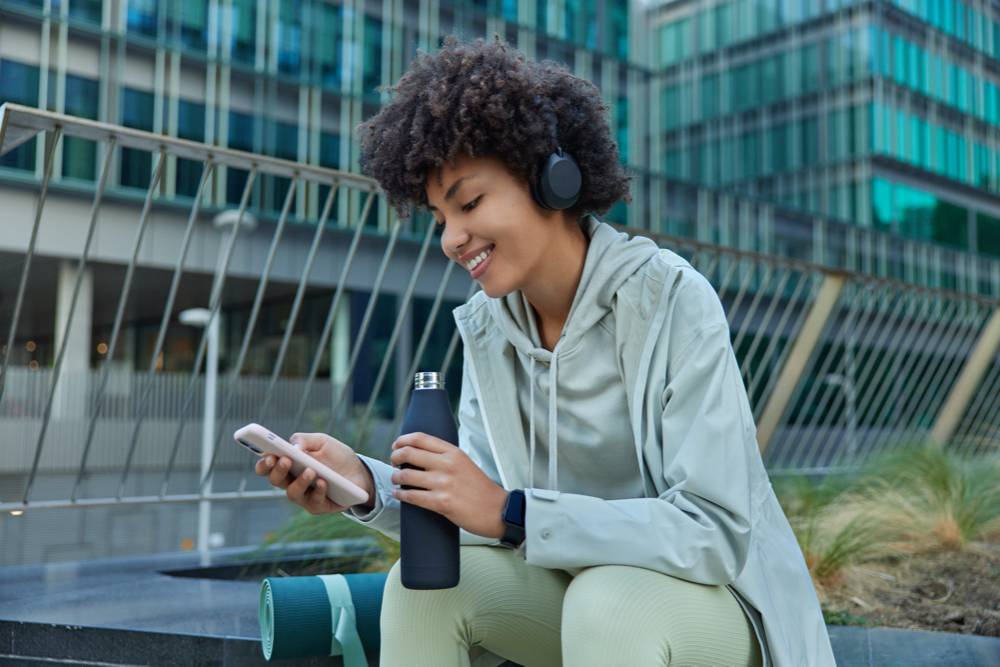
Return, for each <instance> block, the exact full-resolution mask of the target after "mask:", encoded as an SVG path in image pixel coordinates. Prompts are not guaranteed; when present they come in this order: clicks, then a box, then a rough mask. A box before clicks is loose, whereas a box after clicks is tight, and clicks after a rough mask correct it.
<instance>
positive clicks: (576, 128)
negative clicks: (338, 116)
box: [357, 36, 633, 220]
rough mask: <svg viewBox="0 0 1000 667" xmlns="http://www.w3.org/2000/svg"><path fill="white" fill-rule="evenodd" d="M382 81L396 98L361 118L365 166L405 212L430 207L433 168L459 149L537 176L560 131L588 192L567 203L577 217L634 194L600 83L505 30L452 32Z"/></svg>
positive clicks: (524, 177) (521, 175) (522, 176)
mask: <svg viewBox="0 0 1000 667" xmlns="http://www.w3.org/2000/svg"><path fill="white" fill-rule="evenodd" d="M379 90H385V91H388V92H390V93H391V100H390V102H389V103H388V104H387V105H386V106H384V107H383V108H382V109H381V110H380V111H379V112H378V113H377V114H376V115H374V116H372V117H371V118H370V119H368V120H367V121H365V122H363V123H361V124H360V125H358V128H357V134H358V138H359V139H360V141H361V157H360V165H361V169H362V171H364V173H366V174H368V175H369V176H371V177H372V178H374V179H375V180H376V181H378V183H379V185H380V186H381V188H382V190H383V192H384V193H385V196H386V199H387V201H388V203H389V205H390V206H392V207H393V208H394V209H395V210H396V212H397V213H398V214H399V216H400V218H406V217H408V215H409V211H408V208H409V207H408V204H410V203H412V204H414V205H415V206H416V207H417V208H418V209H423V210H426V209H427V206H428V203H427V193H426V190H425V188H426V185H427V175H428V174H429V173H430V172H431V171H432V170H436V169H439V168H440V167H442V166H443V165H445V164H449V163H452V161H453V160H454V159H455V157H456V156H457V155H459V154H466V155H468V156H470V157H495V158H498V159H499V160H500V161H501V162H503V164H504V165H505V166H506V167H507V169H508V170H509V171H510V172H511V173H512V174H513V175H514V177H515V178H517V179H519V180H521V181H522V182H524V183H525V184H528V183H532V182H534V181H535V179H536V178H537V176H538V172H539V169H540V168H541V167H542V166H543V164H544V161H545V159H546V158H547V157H548V156H549V155H550V154H551V153H552V152H553V151H555V149H556V140H557V137H556V133H557V135H558V142H559V145H560V146H561V147H562V148H563V150H564V151H566V152H568V153H570V154H571V155H572V156H573V157H574V158H575V159H576V161H577V164H579V166H580V172H581V174H582V177H583V184H582V192H581V195H580V199H579V201H577V203H576V204H575V205H573V206H572V207H571V208H569V209H568V210H567V213H568V214H569V216H570V217H571V218H572V219H574V220H580V219H582V217H583V215H584V214H586V213H588V212H591V211H593V212H596V213H598V214H603V213H606V212H607V211H608V210H609V209H610V208H611V207H612V206H613V205H614V204H615V203H616V202H617V201H618V200H622V199H623V200H624V201H625V202H626V203H628V202H631V201H632V198H631V195H630V194H629V186H630V184H631V181H632V178H633V174H632V173H631V172H630V171H629V170H628V169H626V168H625V167H624V166H622V164H621V162H620V159H619V156H618V145H617V144H616V143H615V141H614V139H612V137H611V129H610V127H609V126H608V121H607V114H608V111H609V107H608V105H607V104H605V103H604V102H603V100H602V99H601V94H600V91H599V90H598V89H597V87H596V86H594V84H592V83H590V82H589V81H587V80H586V79H581V78H580V77H577V76H574V75H572V74H570V73H569V71H567V70H566V68H565V67H563V66H562V65H559V64H557V63H555V62H553V61H551V60H545V61H542V62H536V61H532V60H529V59H528V58H526V57H525V56H524V54H523V53H521V52H520V51H518V50H516V49H514V48H513V47H511V46H509V45H507V44H505V43H503V42H501V41H500V38H499V36H496V37H495V40H494V41H493V42H487V41H486V40H483V39H477V40H476V41H475V42H472V43H463V42H460V41H459V39H458V38H457V37H455V36H449V37H447V38H446V39H445V41H444V46H442V47H441V48H440V49H439V50H438V51H437V53H435V54H433V55H431V54H427V53H418V55H417V58H416V59H415V60H414V61H413V63H412V64H411V66H410V69H409V71H408V72H406V73H405V74H404V75H403V76H402V77H400V79H399V81H398V82H397V83H396V85H394V86H383V87H381V88H379ZM553 122H554V123H553ZM553 124H554V125H555V128H553ZM553 129H555V133H554V132H553Z"/></svg>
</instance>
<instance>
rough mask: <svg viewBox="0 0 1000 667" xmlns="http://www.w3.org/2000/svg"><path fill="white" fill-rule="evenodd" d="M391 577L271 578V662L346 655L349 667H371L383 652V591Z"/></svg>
mask: <svg viewBox="0 0 1000 667" xmlns="http://www.w3.org/2000/svg"><path fill="white" fill-rule="evenodd" d="M387 576H388V574H386V573H384V572H380V573H375V574H330V575H320V576H315V577H274V578H267V579H265V580H264V583H263V584H262V586H261V589H260V607H259V610H258V618H259V620H260V637H261V648H262V649H263V651H264V659H265V660H280V659H284V658H309V657H314V656H326V655H342V656H343V657H344V667H367V665H368V660H367V658H366V657H365V653H366V652H372V651H377V650H378V649H379V641H380V640H381V633H380V632H379V616H380V615H381V614H382V591H383V590H384V589H385V580H386V577H387Z"/></svg>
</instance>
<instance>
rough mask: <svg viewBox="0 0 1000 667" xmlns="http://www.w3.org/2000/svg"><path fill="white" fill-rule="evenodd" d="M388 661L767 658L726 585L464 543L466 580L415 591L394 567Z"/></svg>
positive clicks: (388, 664) (385, 626)
mask: <svg viewBox="0 0 1000 667" xmlns="http://www.w3.org/2000/svg"><path fill="white" fill-rule="evenodd" d="M381 629H382V649H381V664H382V666H383V667H400V666H403V665H405V666H406V667H451V666H452V665H454V666H455V667H458V666H462V667H468V666H469V664H470V659H469V651H470V648H473V647H481V648H479V649H475V648H473V650H474V651H477V650H479V651H481V650H482V649H486V650H488V651H492V652H493V653H496V654H497V655H500V656H503V657H504V658H506V659H508V660H513V661H514V662H516V663H519V664H521V665H524V666H525V667H536V666H539V667H541V666H558V665H563V664H565V665H568V666H569V667H587V666H588V665H595V666H600V667H611V666H614V665H622V666H623V667H647V666H649V667H654V666H656V667H659V666H660V665H712V666H716V665H753V666H754V667H756V666H758V665H760V664H761V651H760V646H759V645H758V643H757V637H756V635H755V634H754V631H753V627H752V626H751V624H750V621H749V620H748V619H747V617H746V614H745V613H744V612H743V608H742V607H741V606H740V604H739V602H737V600H736V598H735V597H733V594H732V593H731V592H730V591H729V590H728V589H727V588H725V587H724V586H704V585H701V584H695V583H691V582H689V581H684V580H682V579H676V578H674V577H670V576H667V575H665V574H660V573H658V572H653V571H652V570H644V569H641V568H637V567H627V566H624V565H605V566H601V567H592V568H587V569H585V570H583V571H582V572H581V573H580V574H578V575H577V576H576V577H573V576H572V575H570V574H568V573H567V572H564V571H562V570H549V569H545V568H541V567H535V566H533V565H527V564H526V563H525V562H524V559H523V558H522V557H521V556H519V555H518V554H516V553H515V552H513V551H511V550H509V549H502V548H496V547H482V546H470V547H462V574H461V583H459V585H458V586H457V587H455V588H450V589H446V590H441V591H412V590H408V589H405V588H403V586H402V584H401V583H400V581H399V563H396V565H395V566H394V567H393V568H392V571H391V572H390V573H389V579H388V581H387V582H386V586H385V595H384V598H383V603H382V619H381Z"/></svg>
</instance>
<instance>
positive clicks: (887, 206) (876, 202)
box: [872, 178, 895, 232]
mask: <svg viewBox="0 0 1000 667" xmlns="http://www.w3.org/2000/svg"><path fill="white" fill-rule="evenodd" d="M892 195H893V192H892V183H889V182H888V181H884V180H882V179H881V178H876V179H874V180H873V181H872V226H873V227H874V228H875V229H877V230H879V231H883V232H888V231H891V230H892V227H893V221H894V216H895V206H894V204H893V201H892Z"/></svg>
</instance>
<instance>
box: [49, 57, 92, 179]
mask: <svg viewBox="0 0 1000 667" xmlns="http://www.w3.org/2000/svg"><path fill="white" fill-rule="evenodd" d="M49 80H50V81H52V80H53V78H51V77H50V79H49ZM65 99H66V106H65V111H66V113H68V114H70V115H71V116H78V117H80V118H89V119H90V120H97V101H98V99H99V96H98V85H97V81H95V80H93V79H85V78H83V77H79V76H75V75H73V74H67V75H66V96H65ZM62 172H63V176H65V177H66V178H75V179H79V180H85V181H93V180H95V178H96V172H97V144H96V143H94V142H93V141H90V140H88V139H81V138H80V137H64V138H63V165H62Z"/></svg>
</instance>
